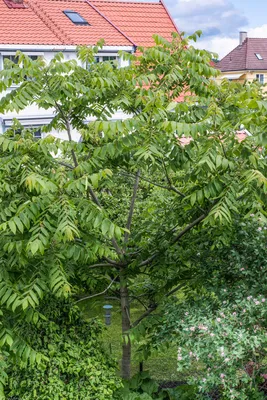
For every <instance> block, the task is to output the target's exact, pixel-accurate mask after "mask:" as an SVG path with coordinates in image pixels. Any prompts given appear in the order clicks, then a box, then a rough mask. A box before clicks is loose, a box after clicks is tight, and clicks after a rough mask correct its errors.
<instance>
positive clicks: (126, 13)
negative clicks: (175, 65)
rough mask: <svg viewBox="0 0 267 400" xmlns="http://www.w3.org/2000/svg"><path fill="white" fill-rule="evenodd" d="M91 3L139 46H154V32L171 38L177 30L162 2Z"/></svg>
mask: <svg viewBox="0 0 267 400" xmlns="http://www.w3.org/2000/svg"><path fill="white" fill-rule="evenodd" d="M91 3H92V4H94V5H95V6H96V7H97V9H98V10H99V11H101V12H102V13H103V14H104V15H105V16H106V17H108V18H109V19H110V20H111V21H112V22H113V23H114V24H115V25H116V26H117V27H118V28H120V29H121V30H122V31H123V32H125V33H126V34H127V36H128V37H130V38H131V39H132V40H133V41H134V42H135V43H137V45H138V46H144V47H149V46H153V45H154V44H155V43H154V41H153V38H152V36H153V35H154V34H158V35H161V36H163V37H164V38H165V39H167V40H171V38H172V37H171V33H172V32H177V28H176V26H175V25H174V23H173V21H172V19H171V17H170V15H169V14H168V12H167V9H166V8H165V6H164V4H163V3H162V2H157V3H143V2H142V3H141V2H131V1H127V2H124V1H103V0H92V1H91Z"/></svg>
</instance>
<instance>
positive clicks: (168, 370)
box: [80, 297, 185, 381]
mask: <svg viewBox="0 0 267 400" xmlns="http://www.w3.org/2000/svg"><path fill="white" fill-rule="evenodd" d="M107 303H108V304H111V305H112V306H113V309H112V317H111V325H110V326H107V329H106V331H105V332H104V334H103V342H104V346H105V348H106V349H107V351H109V352H110V351H111V353H112V356H113V357H115V358H116V359H117V360H118V363H119V362H120V359H121V339H122V335H121V313H120V304H119V302H118V301H117V300H108V301H106V300H105V299H104V297H102V298H101V297H98V298H97V300H95V299H90V300H87V301H83V302H82V303H80V307H81V310H82V311H83V313H84V315H85V317H86V319H90V318H96V317H97V318H99V319H101V320H102V321H104V313H105V311H104V310H103V305H104V304H107ZM143 312H144V309H143V308H142V306H141V305H140V304H139V303H137V304H134V303H132V308H131V318H132V320H135V319H136V318H138V317H139V316H140V315H141V314H142V313H143ZM137 347H138V344H137V343H134V344H133V362H132V374H135V373H136V372H138V370H139V361H138V354H137ZM176 367H177V349H176V347H173V348H169V349H168V350H166V348H164V350H163V349H162V351H159V352H157V353H156V352H155V354H152V356H151V357H150V358H149V359H148V360H147V361H145V362H144V370H149V372H150V376H151V377H152V378H153V379H156V380H157V381H180V380H184V379H185V377H184V376H181V374H179V373H178V372H177V371H176Z"/></svg>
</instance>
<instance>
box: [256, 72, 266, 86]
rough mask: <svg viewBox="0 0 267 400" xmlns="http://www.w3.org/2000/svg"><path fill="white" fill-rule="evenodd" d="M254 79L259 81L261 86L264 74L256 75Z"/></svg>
mask: <svg viewBox="0 0 267 400" xmlns="http://www.w3.org/2000/svg"><path fill="white" fill-rule="evenodd" d="M256 79H257V81H259V82H260V83H261V84H264V74H256Z"/></svg>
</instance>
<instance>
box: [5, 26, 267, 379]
mask: <svg viewBox="0 0 267 400" xmlns="http://www.w3.org/2000/svg"><path fill="white" fill-rule="evenodd" d="M196 36H197V35H193V37H189V38H185V39H181V38H180V37H179V36H178V35H175V34H174V35H173V40H172V41H171V42H167V41H166V40H164V39H163V38H160V37H158V36H155V37H154V39H155V46H154V47H152V48H150V49H143V50H142V51H141V53H140V54H139V55H129V54H128V55H127V54H124V55H123V56H124V57H125V58H128V59H129V60H130V61H131V64H130V65H129V67H127V68H121V69H118V68H116V67H115V68H114V65H111V64H110V63H99V64H92V65H91V66H90V68H89V70H86V69H84V68H83V67H82V66H80V65H79V64H78V63H77V62H76V61H73V60H71V61H65V60H64V56H63V55H62V54H58V55H56V56H55V58H54V59H53V60H52V61H51V62H50V63H49V64H46V63H45V62H44V60H42V59H38V60H36V61H32V60H30V58H29V57H27V56H26V55H24V54H22V53H19V64H18V65H15V64H11V65H10V68H8V69H5V70H4V71H2V72H1V73H0V78H1V79H0V91H2V92H5V93H6V91H7V90H8V88H10V87H11V86H12V84H13V83H15V84H16V85H17V87H16V89H14V90H12V91H11V92H7V94H5V95H4V96H3V97H2V99H1V100H0V111H1V112H8V111H16V112H19V111H20V110H23V109H24V108H25V107H26V106H28V105H31V104H33V103H36V104H38V106H39V107H40V108H44V109H48V108H51V107H52V108H53V109H54V110H55V116H54V118H53V120H52V122H51V123H50V124H49V126H47V127H43V131H45V132H47V131H49V129H50V130H51V129H60V130H64V131H65V133H66V137H67V138H68V140H65V141H60V140H58V139H56V138H54V137H51V136H47V137H46V138H45V139H42V140H40V141H37V142H36V141H34V140H33V138H32V137H31V135H30V132H28V131H27V130H26V131H25V130H23V129H22V127H19V131H18V126H17V123H15V124H14V126H13V127H12V128H11V129H10V130H8V131H7V133H6V134H5V135H3V136H1V138H0V159H1V162H0V180H1V183H0V201H1V208H0V231H1V236H0V248H1V252H0V260H1V275H0V281H1V283H0V284H1V287H0V301H1V306H2V309H3V316H2V317H1V323H2V326H1V332H0V338H2V339H1V341H0V344H1V345H2V346H3V349H4V350H8V351H10V352H11V353H12V354H14V355H16V356H17V357H18V358H20V357H21V356H22V358H24V361H26V360H27V359H30V360H32V361H33V362H34V361H35V360H37V361H39V362H40V363H41V362H42V359H41V358H42V356H41V355H40V356H38V355H37V354H36V356H35V355H33V354H35V353H34V351H36V350H35V349H34V348H31V347H29V344H28V343H27V340H26V339H25V340H23V336H22V332H21V325H20V323H21V321H24V322H25V323H28V324H32V323H35V324H38V321H39V320H40V315H39V313H38V307H39V304H40V303H42V301H43V298H45V296H47V295H48V296H49V295H51V293H52V294H53V295H54V296H56V297H58V298H64V297H68V296H70V295H77V293H79V294H81V292H82V293H84V292H85V293H86V295H87V296H85V298H87V297H88V296H89V297H90V296H96V295H98V294H99V293H100V294H103V293H106V292H109V293H111V294H112V295H114V296H115V297H117V298H119V299H120V302H121V311H122V331H123V333H124V336H125V338H124V341H123V368H122V372H123V376H124V377H129V376H130V357H131V356H130V340H129V338H130V336H129V330H130V329H131V328H132V327H135V326H138V325H139V323H140V322H141V321H142V320H143V319H145V318H147V317H148V316H150V317H151V316H152V315H153V312H154V311H155V310H156V309H157V308H158V307H160V306H164V304H165V301H166V300H167V299H168V298H170V297H171V296H172V295H173V294H174V293H177V292H179V291H180V294H181V295H183V294H184V293H185V292H187V291H188V292H190V291H192V289H193V291H194V285H195V286H197V283H198V282H197V281H196V280H197V279H198V275H197V274H196V265H195V264H194V262H192V260H191V259H190V258H189V257H187V256H186V254H185V257H184V258H181V257H180V253H183V252H181V247H180V243H182V242H183V243H184V244H186V246H187V247H186V248H187V249H189V250H190V249H191V243H190V242H184V241H183V240H184V238H185V237H186V235H189V237H190V239H191V234H194V233H196V234H198V235H200V236H201V234H202V233H203V234H204V233H205V235H206V234H207V231H208V230H209V229H211V231H212V233H213V234H215V235H216V232H219V233H220V235H218V236H219V239H218V241H217V242H216V244H215V245H216V246H220V245H221V244H227V243H228V240H229V236H230V235H231V232H232V231H233V224H234V220H235V218H236V216H237V215H238V214H240V215H242V216H244V215H247V214H249V213H251V212H255V213H257V215H258V216H261V218H263V219H264V218H265V216H266V188H267V180H266V160H265V158H264V157H265V147H266V133H265V132H266V125H267V106H266V101H265V99H264V95H263V94H262V90H261V87H260V86H259V85H258V84H256V83H253V84H246V85H245V86H243V85H241V84H237V83H232V82H223V83H222V85H221V86H217V85H216V83H215V82H214V80H213V78H214V77H216V75H217V71H216V70H215V69H213V68H212V67H211V66H210V61H211V54H209V53H208V52H206V51H204V50H197V49H194V48H193V47H191V46H189V41H190V39H192V38H193V39H194V38H196ZM97 51H98V49H97V48H95V49H80V51H79V55H78V57H79V61H80V62H81V63H82V62H83V63H85V62H88V61H89V62H91V63H92V62H93V59H94V54H95V53H96V52H97ZM185 90H186V93H185ZM179 97H182V98H183V99H185V101H184V102H177V101H176V100H177V98H179ZM119 110H120V111H123V112H125V114H126V116H127V118H126V119H125V120H123V121H121V120H118V121H112V120H110V118H111V116H112V115H113V113H114V112H115V111H119ZM87 118H91V119H92V122H90V123H89V124H87V123H85V120H86V119H87ZM242 124H243V125H245V126H246V128H247V129H249V130H250V132H251V136H250V137H248V138H247V139H246V140H244V141H243V142H241V143H240V142H238V140H237V139H236V131H237V130H238V129H239V128H240V126H242ZM74 129H76V130H79V131H80V132H81V135H82V141H81V142H79V143H76V142H74V141H73V140H72V133H73V131H74ZM184 138H188V145H184V144H183V143H182V140H183V139H184ZM193 250H196V246H193V248H192V251H193ZM183 254H184V253H183ZM96 291H97V293H96ZM98 291H99V293H98ZM133 299H136V300H137V301H139V302H140V303H141V304H142V305H143V307H144V313H143V314H142V315H141V317H140V318H139V319H137V320H136V321H132V320H131V314H130V304H131V301H132V300H133ZM79 300H82V299H79ZM156 318H157V317H156V316H155V318H153V317H151V318H147V319H146V324H147V329H150V328H149V325H150V326H151V327H153V323H154V321H155V320H156ZM11 321H12V322H11ZM14 326H15V328H14ZM139 330H140V331H141V330H144V328H143V325H140V328H139Z"/></svg>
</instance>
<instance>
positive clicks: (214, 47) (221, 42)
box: [194, 24, 267, 58]
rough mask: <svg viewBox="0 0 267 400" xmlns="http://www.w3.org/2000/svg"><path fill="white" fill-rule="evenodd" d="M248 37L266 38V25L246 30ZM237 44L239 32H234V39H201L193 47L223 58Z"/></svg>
mask: <svg viewBox="0 0 267 400" xmlns="http://www.w3.org/2000/svg"><path fill="white" fill-rule="evenodd" d="M248 37H251V38H267V24H264V25H262V26H258V27H256V28H250V29H248ZM238 44H239V32H238V31H236V37H235V38H231V37H227V36H224V37H220V36H218V37H213V38H203V39H201V40H199V41H198V42H197V43H194V46H195V47H197V48H199V49H206V50H209V51H211V52H214V53H217V54H219V58H223V57H224V56H226V54H228V53H229V52H230V51H231V50H233V49H234V48H235V47H236V46H238Z"/></svg>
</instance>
